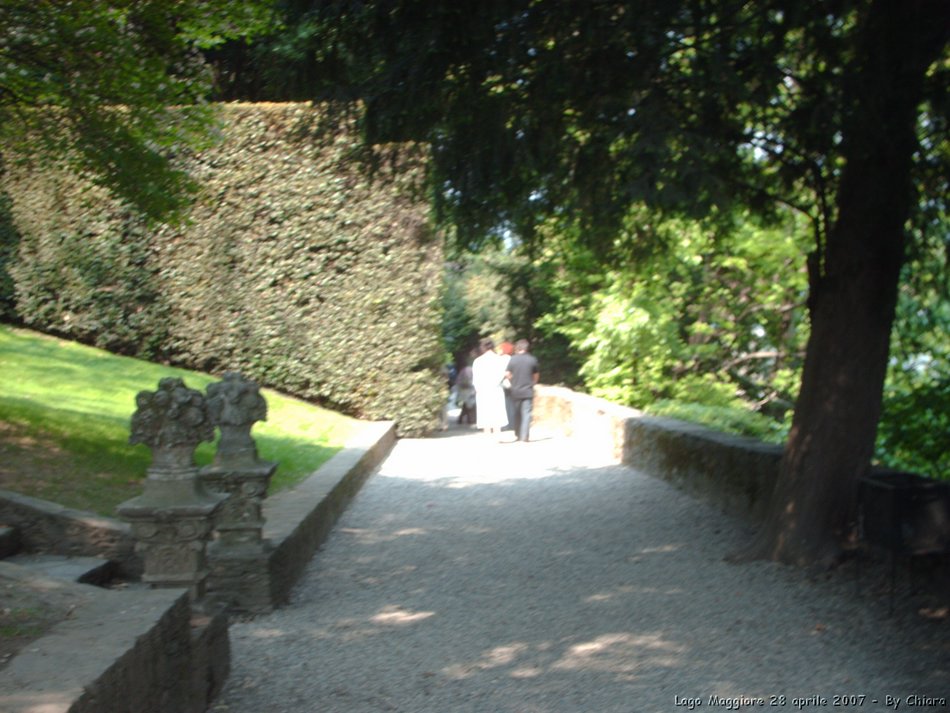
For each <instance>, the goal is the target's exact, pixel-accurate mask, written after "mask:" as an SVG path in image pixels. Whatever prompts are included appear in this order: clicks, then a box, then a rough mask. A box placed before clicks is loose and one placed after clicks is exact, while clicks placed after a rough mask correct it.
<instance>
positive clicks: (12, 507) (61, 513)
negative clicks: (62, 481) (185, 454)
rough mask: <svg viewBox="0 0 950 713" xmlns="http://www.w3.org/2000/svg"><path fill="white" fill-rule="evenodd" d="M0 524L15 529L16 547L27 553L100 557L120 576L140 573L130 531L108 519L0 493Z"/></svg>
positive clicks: (18, 495) (4, 491)
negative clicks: (17, 539)
mask: <svg viewBox="0 0 950 713" xmlns="http://www.w3.org/2000/svg"><path fill="white" fill-rule="evenodd" d="M0 524H2V525H7V526H9V527H14V528H16V529H17V532H18V537H19V544H20V546H21V547H22V548H23V549H24V550H26V551H28V552H43V553H47V554H54V555H65V556H68V557H103V558H105V559H108V560H112V561H113V562H115V563H116V564H118V565H119V567H120V568H121V570H122V572H121V573H122V575H123V576H126V577H130V578H134V577H138V576H139V575H140V574H141V573H142V561H141V560H140V559H139V557H138V555H136V554H135V543H134V542H133V541H132V530H131V528H130V527H129V525H128V524H127V523H124V522H119V521H118V520H114V519H113V518H111V517H104V516H101V515H96V514H94V513H89V512H83V511H82V510H72V509H70V508H67V507H63V506H62V505H58V504H56V503H52V502H49V501H48V500H40V499H39V498H31V497H29V496H27V495H20V494H19V493H14V492H11V491H9V490H0Z"/></svg>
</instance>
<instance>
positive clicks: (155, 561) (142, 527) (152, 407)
mask: <svg viewBox="0 0 950 713" xmlns="http://www.w3.org/2000/svg"><path fill="white" fill-rule="evenodd" d="M135 401H136V405H137V406H138V408H137V409H136V411H135V413H134V414H133V415H132V434H131V436H130V437H129V443H132V444H136V443H144V444H145V445H147V446H148V447H149V448H151V449H152V464H151V465H150V466H149V468H148V477H147V478H146V480H145V491H144V492H143V493H142V495H139V496H138V497H136V498H132V499H131V500H127V501H125V502H124V503H122V504H121V505H119V507H118V514H119V516H120V517H122V518H123V519H125V520H127V521H129V522H130V523H131V525H132V536H133V538H134V539H135V549H136V551H137V552H139V553H140V554H141V555H142V558H143V560H144V563H145V572H144V574H143V576H142V580H143V581H145V582H148V583H149V584H151V585H152V586H155V587H184V588H188V589H189V590H190V593H191V596H192V601H198V600H200V599H202V598H203V597H204V594H205V583H206V579H207V577H208V569H207V562H206V548H207V543H208V540H209V538H210V536H211V531H212V517H213V514H214V512H215V511H216V510H217V509H219V508H220V506H221V504H222V502H223V501H224V500H225V498H226V497H227V496H226V495H223V494H220V493H209V492H207V491H206V490H205V489H204V487H203V486H202V484H201V482H200V481H199V479H198V467H197V466H196V465H195V461H194V453H195V449H196V448H197V447H198V444H199V443H201V442H202V441H210V440H211V439H212V438H213V437H214V426H213V425H212V423H211V421H210V419H209V417H208V410H207V404H206V403H205V399H204V396H203V395H202V394H201V392H200V391H195V390H194V389H189V388H188V387H186V386H185V384H184V382H183V381H182V380H181V379H178V378H165V379H162V380H161V381H160V382H159V384H158V390H157V391H154V392H151V391H142V392H140V393H139V394H138V395H137V396H136V397H135Z"/></svg>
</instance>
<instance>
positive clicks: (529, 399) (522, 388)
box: [507, 339, 541, 442]
mask: <svg viewBox="0 0 950 713" xmlns="http://www.w3.org/2000/svg"><path fill="white" fill-rule="evenodd" d="M529 346H530V345H529V344H528V340H527V339H519V340H518V341H517V342H516V343H515V353H514V354H513V355H512V357H511V359H510V360H509V361H508V373H507V377H508V380H509V381H510V382H511V389H510V390H509V391H510V393H511V401H512V406H513V409H512V410H513V411H514V417H515V418H514V424H513V425H514V431H515V435H516V436H517V437H518V440H519V441H523V442H527V440H528V432H529V431H530V430H531V410H532V407H533V405H534V385H535V384H537V383H538V378H539V377H540V374H541V372H540V371H539V369H538V360H537V359H536V358H535V356H534V355H533V354H529V353H528V348H529Z"/></svg>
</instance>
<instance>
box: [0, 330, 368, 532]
mask: <svg viewBox="0 0 950 713" xmlns="http://www.w3.org/2000/svg"><path fill="white" fill-rule="evenodd" d="M0 373H2V374H3V380H2V382H0V427H2V430H0V488H5V489H9V490H14V491H16V492H20V493H22V494H25V495H32V496H35V497H40V498H44V499H47V500H52V501H54V502H58V503H60V504H62V505H65V506H67V507H73V508H79V509H82V510H91V511H93V512H98V513H101V514H107V515H112V514H113V513H114V511H115V506H116V505H118V504H119V503H121V502H123V501H124V500H127V499H129V498H130V497H134V496H135V495H138V494H140V493H141V491H142V481H143V480H144V478H145V470H146V468H147V467H148V465H149V462H150V459H151V453H150V451H149V449H148V448H147V447H145V446H142V445H137V446H130V445H128V438H129V422H130V419H131V416H132V412H133V411H134V410H135V394H137V393H138V392H139V391H143V390H148V391H154V390H155V389H156V388H157V386H158V381H159V379H161V378H163V377H166V376H178V377H181V378H183V379H184V381H185V384H186V385H188V386H189V387H191V388H193V389H199V390H201V391H204V390H205V388H206V387H207V385H208V384H210V383H211V382H213V381H216V380H217V377H215V376H211V375H208V374H202V373H198V372H193V371H187V370H184V369H176V368H173V367H168V366H163V365H160V364H152V363H149V362H143V361H140V360H137V359H131V358H128V357H120V356H116V355H114V354H110V353H108V352H104V351H102V350H99V349H94V348H92V347H87V346H84V345H80V344H75V343H72V342H67V341H63V340H59V339H54V338H52V337H48V336H45V335H41V334H36V333H34V332H30V331H27V330H22V329H14V328H11V327H7V326H2V325H0ZM262 393H263V395H264V397H265V399H266V400H267V407H268V414H267V420H266V421H263V422H260V423H258V424H256V425H255V426H254V430H253V432H252V433H253V435H254V437H255V440H256V441H257V449H258V453H259V454H260V457H261V458H262V459H264V460H270V461H277V462H278V463H279V467H278V469H277V472H276V474H275V475H274V478H273V481H272V483H271V488H270V492H271V493H274V492H278V491H280V490H284V489H286V488H289V487H291V486H292V485H294V484H296V483H298V482H300V481H301V480H303V479H304V478H306V477H307V476H308V475H309V474H310V473H312V472H313V471H314V470H316V469H317V468H318V467H320V465H321V464H322V463H324V462H325V461H327V460H328V459H329V458H330V457H331V456H332V455H333V454H334V453H336V452H337V451H338V450H339V449H340V448H342V446H343V444H344V443H345V441H346V440H347V438H348V437H349V436H350V434H352V433H353V432H354V430H355V429H357V428H358V427H359V422H358V421H356V420H355V419H351V418H348V417H346V416H343V415H340V414H338V413H335V412H333V411H328V410H326V409H323V408H320V407H317V406H314V405H312V404H308V403H305V402H303V401H300V400H298V399H294V398H291V397H288V396H285V395H283V394H279V393H277V392H275V391H271V390H268V389H264V390H262ZM213 456H214V445H213V444H210V443H204V444H202V445H201V446H200V447H199V448H198V451H197V453H196V456H195V457H196V461H197V462H198V464H199V465H204V464H207V463H210V462H211V460H212V458H213Z"/></svg>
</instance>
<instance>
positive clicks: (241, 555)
mask: <svg viewBox="0 0 950 713" xmlns="http://www.w3.org/2000/svg"><path fill="white" fill-rule="evenodd" d="M207 401H208V412H209V414H210V416H211V420H212V422H213V423H214V425H216V426H217V427H218V429H219V430H220V433H221V437H220V439H219V441H218V449H217V453H216V454H215V458H214V462H213V463H212V464H211V465H210V466H207V467H205V468H203V469H202V470H201V475H200V478H201V481H202V483H204V485H205V486H206V487H207V488H208V489H209V490H214V491H218V492H222V493H226V494H228V496H229V498H228V500H227V502H225V505H224V507H223V508H222V509H221V510H220V511H219V512H218V513H217V514H216V516H215V532H216V539H215V541H214V542H213V543H212V545H211V547H210V549H209V558H210V562H211V580H210V584H209V588H210V590H211V593H212V595H213V596H214V597H215V598H218V599H221V600H223V601H224V603H225V604H226V605H227V606H229V607H231V608H232V609H238V610H241V611H250V612H264V611H270V610H271V609H272V608H273V600H272V596H271V587H270V576H269V571H268V565H267V559H268V551H269V547H268V543H267V542H266V541H265V540H264V538H263V535H262V533H263V528H264V516H263V501H264V498H265V497H266V496H267V488H268V486H269V485H270V479H271V477H272V476H273V474H274V471H275V470H276V469H277V464H276V463H270V462H267V461H262V460H260V458H258V455H257V446H256V444H255V443H254V439H253V437H252V436H251V429H252V428H253V426H254V424H255V423H256V422H258V421H263V420H265V419H266V418H267V402H266V401H265V400H264V397H263V396H261V393H260V388H259V387H258V385H257V384H256V383H254V382H253V381H249V380H247V379H245V378H244V377H242V376H241V375H240V374H235V373H233V372H229V373H227V374H225V375H224V378H223V380H222V381H219V382H217V383H215V384H211V385H210V386H208V390H207Z"/></svg>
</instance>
